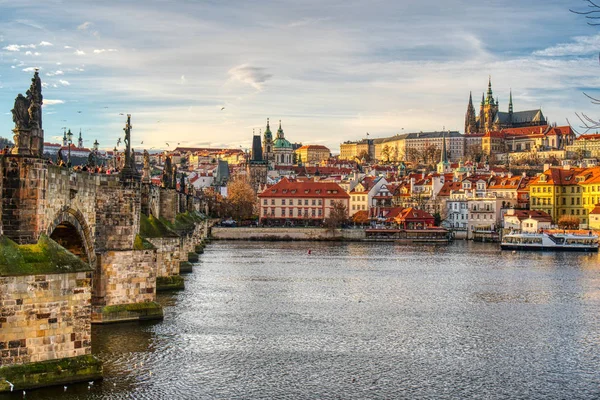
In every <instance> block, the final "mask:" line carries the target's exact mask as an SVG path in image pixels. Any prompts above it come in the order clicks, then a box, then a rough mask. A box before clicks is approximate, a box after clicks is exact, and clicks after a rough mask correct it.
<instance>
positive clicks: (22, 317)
mask: <svg viewBox="0 0 600 400" xmlns="http://www.w3.org/2000/svg"><path fill="white" fill-rule="evenodd" d="M91 277H92V274H91V272H76V273H68V274H51V275H25V276H4V277H0V289H1V290H0V305H1V307H2V308H1V315H2V317H0V321H1V322H0V365H1V366H7V365H14V364H24V363H30V362H37V361H47V360H54V359H58V358H67V357H76V356H81V355H86V354H91V352H92V348H91V325H90V315H91V308H90V307H91Z"/></svg>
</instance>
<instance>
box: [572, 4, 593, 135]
mask: <svg viewBox="0 0 600 400" xmlns="http://www.w3.org/2000/svg"><path fill="white" fill-rule="evenodd" d="M584 2H585V3H587V9H586V10H572V9H569V11H571V12H572V13H574V14H578V15H583V16H585V18H586V19H587V20H588V21H587V24H588V25H590V26H600V3H597V2H596V1H592V0H584ZM583 94H584V95H585V96H586V97H587V98H589V99H590V101H591V103H592V104H600V99H598V98H596V97H593V96H590V95H589V94H587V93H585V92H583ZM575 115H576V116H577V118H578V119H579V121H580V122H581V125H580V126H579V128H580V129H583V130H584V132H583V133H587V132H589V131H591V130H597V129H599V128H600V120H597V119H594V118H591V117H589V116H588V115H586V114H584V113H575ZM567 123H568V124H569V125H570V126H571V128H572V129H573V130H574V131H575V133H578V134H579V132H577V130H575V128H573V125H571V122H570V121H569V120H568V119H567Z"/></svg>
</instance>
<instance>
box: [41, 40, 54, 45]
mask: <svg viewBox="0 0 600 400" xmlns="http://www.w3.org/2000/svg"><path fill="white" fill-rule="evenodd" d="M39 46H54V45H53V44H52V43H50V42H45V41H41V42H40V44H39Z"/></svg>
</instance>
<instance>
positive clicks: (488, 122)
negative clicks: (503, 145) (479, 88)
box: [479, 77, 498, 133]
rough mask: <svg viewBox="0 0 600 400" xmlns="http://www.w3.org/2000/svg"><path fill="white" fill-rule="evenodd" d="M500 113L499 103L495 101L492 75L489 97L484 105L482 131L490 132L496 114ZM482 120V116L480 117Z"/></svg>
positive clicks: (489, 83)
mask: <svg viewBox="0 0 600 400" xmlns="http://www.w3.org/2000/svg"><path fill="white" fill-rule="evenodd" d="M497 113H498V105H497V104H496V102H495V101H494V93H493V92H492V77H490V79H489V82H488V90H487V97H486V99H485V104H484V106H483V129H482V132H485V133H487V132H489V131H491V130H493V129H494V126H493V124H494V119H495V118H496V114H497ZM479 119H480V121H481V120H482V117H481V116H480V117H479ZM480 128H481V124H480Z"/></svg>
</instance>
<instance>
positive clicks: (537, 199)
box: [529, 168, 587, 224]
mask: <svg viewBox="0 0 600 400" xmlns="http://www.w3.org/2000/svg"><path fill="white" fill-rule="evenodd" d="M584 171H585V169H583V168H570V169H564V168H550V169H548V170H547V171H544V173H542V174H541V175H540V176H538V177H536V178H535V179H533V180H532V181H531V183H530V185H529V196H530V199H531V202H530V208H531V209H532V210H539V211H544V212H547V213H548V214H550V216H551V217H552V220H553V221H554V223H557V222H558V220H559V219H560V218H561V217H562V216H564V215H571V216H577V217H579V219H580V222H581V223H582V224H587V210H586V209H585V208H584V207H583V201H582V200H583V198H582V194H583V191H582V189H583V188H582V187H581V186H580V185H579V182H578V176H579V175H580V174H582V173H583V172H584ZM579 180H580V179H579Z"/></svg>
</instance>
